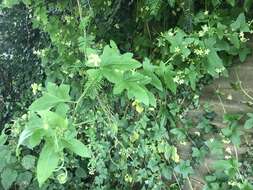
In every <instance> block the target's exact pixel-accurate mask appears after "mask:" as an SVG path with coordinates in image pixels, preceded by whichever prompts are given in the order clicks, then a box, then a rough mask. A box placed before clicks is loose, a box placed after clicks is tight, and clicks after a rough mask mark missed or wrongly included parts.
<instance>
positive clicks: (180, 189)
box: [173, 172, 182, 190]
mask: <svg viewBox="0 0 253 190" xmlns="http://www.w3.org/2000/svg"><path fill="white" fill-rule="evenodd" d="M173 176H174V177H175V179H176V181H177V185H178V187H179V190H182V188H181V185H180V183H179V180H178V178H177V175H176V174H175V172H173Z"/></svg>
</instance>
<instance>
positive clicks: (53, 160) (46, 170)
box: [37, 142, 60, 187]
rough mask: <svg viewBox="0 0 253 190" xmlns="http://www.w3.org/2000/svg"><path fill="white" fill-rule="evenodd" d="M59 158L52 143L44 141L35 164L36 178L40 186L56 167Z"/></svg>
mask: <svg viewBox="0 0 253 190" xmlns="http://www.w3.org/2000/svg"><path fill="white" fill-rule="evenodd" d="M59 159H60V157H59V154H58V153H57V152H56V151H55V149H54V145H53V144H52V143H50V142H46V144H45V145H44V147H43V148H42V151H41V153H40V156H39V160H38V164H37V178H38V182H39V186H40V187H41V186H42V185H43V183H44V182H45V181H46V180H47V179H48V178H49V177H50V176H51V175H52V173H53V171H54V170H55V169H56V168H57V166H58V162H59Z"/></svg>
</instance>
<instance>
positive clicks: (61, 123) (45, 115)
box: [38, 111, 68, 130]
mask: <svg viewBox="0 0 253 190" xmlns="http://www.w3.org/2000/svg"><path fill="white" fill-rule="evenodd" d="M38 114H39V115H40V116H41V118H42V120H43V128H44V129H45V130H47V129H57V128H59V129H64V128H65V129H66V128H67V127H68V120H67V119H66V118H64V117H62V116H61V115H59V114H57V113H55V112H52V111H39V112H38Z"/></svg>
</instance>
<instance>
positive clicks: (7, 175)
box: [1, 168, 18, 190]
mask: <svg viewBox="0 0 253 190" xmlns="http://www.w3.org/2000/svg"><path fill="white" fill-rule="evenodd" d="M17 176H18V174H17V171H16V170H13V169H10V168H6V169H5V170H4V171H3V172H2V174H1V178H2V180H1V183H2V186H3V188H4V189H5V190H7V189H10V188H11V186H12V184H13V183H14V182H15V180H16V178H17Z"/></svg>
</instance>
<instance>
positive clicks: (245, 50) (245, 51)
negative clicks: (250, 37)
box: [239, 47, 251, 62]
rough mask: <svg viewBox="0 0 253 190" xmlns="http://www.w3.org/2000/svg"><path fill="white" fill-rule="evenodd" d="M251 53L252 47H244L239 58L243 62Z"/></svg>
mask: <svg viewBox="0 0 253 190" xmlns="http://www.w3.org/2000/svg"><path fill="white" fill-rule="evenodd" d="M250 53H251V49H250V48H247V47H245V48H243V49H241V50H240V51H239V58H240V61H241V62H244V61H245V60H246V58H247V56H248V55H249V54H250Z"/></svg>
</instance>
